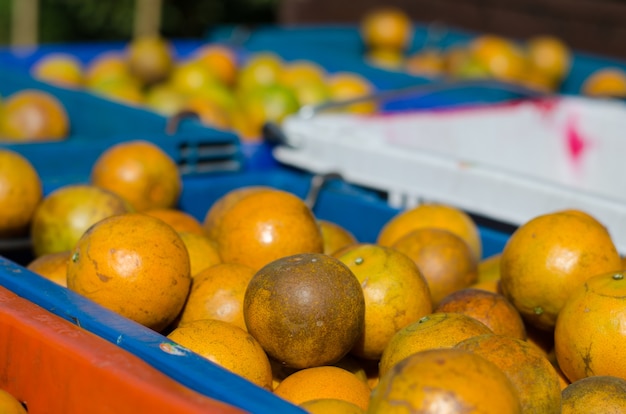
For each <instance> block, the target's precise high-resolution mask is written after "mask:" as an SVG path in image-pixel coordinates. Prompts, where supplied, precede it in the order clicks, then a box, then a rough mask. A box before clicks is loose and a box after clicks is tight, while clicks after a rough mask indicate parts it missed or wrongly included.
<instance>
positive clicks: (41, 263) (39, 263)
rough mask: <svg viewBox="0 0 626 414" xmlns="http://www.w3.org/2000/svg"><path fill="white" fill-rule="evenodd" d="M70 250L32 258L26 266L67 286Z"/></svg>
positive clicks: (58, 283)
mask: <svg viewBox="0 0 626 414" xmlns="http://www.w3.org/2000/svg"><path fill="white" fill-rule="evenodd" d="M70 256H71V254H70V252H69V251H65V252H57V253H48V254H44V255H43V256H39V257H37V258H35V259H33V260H32V261H31V262H30V263H28V265H27V266H26V268H27V269H28V270H30V271H31V272H34V273H37V274H38V275H40V276H42V277H45V278H46V279H48V280H50V281H52V282H54V283H56V284H57V285H60V286H63V287H67V264H68V262H69V260H70Z"/></svg>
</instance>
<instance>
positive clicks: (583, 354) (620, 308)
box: [554, 271, 626, 382]
mask: <svg viewBox="0 0 626 414" xmlns="http://www.w3.org/2000/svg"><path fill="white" fill-rule="evenodd" d="M625 279H626V272H624V271H619V272H610V273H605V274H601V275H597V276H594V277H592V278H590V279H588V280H587V281H585V282H584V283H583V284H582V285H579V286H578V287H577V288H576V289H575V290H574V291H573V292H572V293H571V295H570V296H569V297H568V299H567V300H566V301H565V305H564V306H563V307H562V309H561V312H560V313H559V316H558V318H557V323H556V327H555V330H554V350H555V353H556V358H557V361H558V364H559V367H560V368H561V370H562V371H563V373H564V374H565V375H566V376H567V378H568V379H569V380H570V381H571V382H574V381H577V380H579V379H581V378H585V377H589V376H592V375H612V376H616V377H620V378H624V379H626V356H624V355H623V354H622V353H621V352H618V351H617V350H619V349H621V347H623V346H626V332H625V331H624V329H622V327H621V325H620V321H622V320H623V318H626V280H625Z"/></svg>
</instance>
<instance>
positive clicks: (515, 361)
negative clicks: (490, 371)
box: [455, 334, 561, 414]
mask: <svg viewBox="0 0 626 414" xmlns="http://www.w3.org/2000/svg"><path fill="white" fill-rule="evenodd" d="M455 348H457V349H463V350H466V351H470V352H473V353H475V354H477V355H480V356H481V357H483V358H485V359H487V360H488V361H490V362H492V363H494V364H495V365H496V366H497V367H498V368H500V369H501V370H502V372H504V373H505V374H506V375H507V377H508V378H509V380H511V383H512V384H513V386H514V387H515V389H516V390H517V394H518V396H519V400H520V403H521V405H522V411H523V412H526V413H546V414H549V413H552V414H559V413H560V412H561V383H560V380H559V376H558V374H557V372H556V370H555V369H554V367H553V366H552V364H551V363H550V361H548V359H547V358H545V357H544V356H543V354H542V353H541V352H539V351H538V350H537V349H536V348H534V347H533V346H532V345H530V344H529V343H528V342H526V341H524V340H522V339H519V338H513V337H511V336H507V335H496V334H487V335H480V336H475V337H473V338H468V339H466V340H464V341H462V342H459V343H458V344H457V345H456V346H455Z"/></svg>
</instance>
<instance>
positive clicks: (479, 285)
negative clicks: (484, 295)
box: [468, 279, 502, 294]
mask: <svg viewBox="0 0 626 414" xmlns="http://www.w3.org/2000/svg"><path fill="white" fill-rule="evenodd" d="M468 288H471V289H480V290H485V291H487V292H493V293H498V294H502V292H501V291H500V280H499V279H498V280H485V281H484V282H480V281H479V282H476V283H473V284H471V285H469V286H468Z"/></svg>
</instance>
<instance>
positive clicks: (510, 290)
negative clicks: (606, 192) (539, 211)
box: [500, 212, 620, 330]
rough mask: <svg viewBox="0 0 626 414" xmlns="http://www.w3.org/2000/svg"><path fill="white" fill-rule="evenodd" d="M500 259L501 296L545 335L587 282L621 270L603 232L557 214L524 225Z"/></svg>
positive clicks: (594, 225) (580, 218)
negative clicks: (578, 288) (566, 303)
mask: <svg viewBox="0 0 626 414" xmlns="http://www.w3.org/2000/svg"><path fill="white" fill-rule="evenodd" d="M500 260H501V262H500V288H501V289H502V293H503V294H504V296H506V297H507V299H509V300H510V301H511V303H513V306H515V308H517V310H518V311H519V312H520V313H521V315H522V317H523V318H524V319H525V320H526V321H527V322H528V323H530V324H532V325H535V326H537V327H538V328H540V329H548V330H550V329H553V328H554V324H555V322H556V318H557V315H558V313H559V311H560V310H561V308H562V307H563V305H564V303H565V301H566V300H567V298H568V297H569V295H570V294H571V293H572V292H573V291H574V289H576V288H577V287H578V286H579V285H581V284H582V283H583V282H585V281H586V280H587V279H589V278H590V277H593V276H595V275H598V274H602V273H606V272H610V271H613V270H618V269H619V268H620V257H619V253H618V252H617V249H616V247H615V245H614V243H613V240H612V239H611V236H610V234H609V233H608V231H607V230H606V228H604V227H603V226H602V225H600V224H598V223H597V222H596V221H594V220H589V219H588V218H587V217H584V216H581V215H579V214H570V213H560V212H556V213H549V214H543V215H540V216H537V217H535V218H533V219H531V220H529V221H527V222H526V223H523V224H522V225H521V226H520V227H518V228H517V230H516V231H515V232H514V233H513V235H512V236H511V237H510V238H509V240H508V242H507V244H506V245H505V247H504V249H503V251H502V257H501V259H500Z"/></svg>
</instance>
